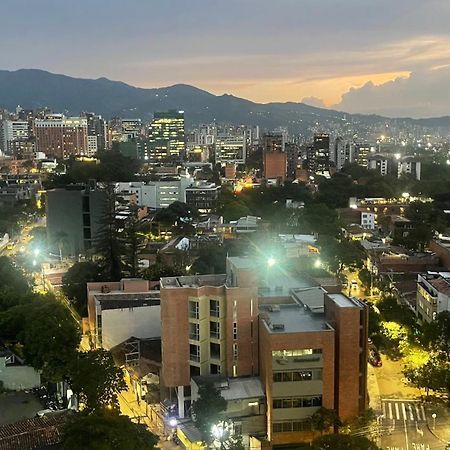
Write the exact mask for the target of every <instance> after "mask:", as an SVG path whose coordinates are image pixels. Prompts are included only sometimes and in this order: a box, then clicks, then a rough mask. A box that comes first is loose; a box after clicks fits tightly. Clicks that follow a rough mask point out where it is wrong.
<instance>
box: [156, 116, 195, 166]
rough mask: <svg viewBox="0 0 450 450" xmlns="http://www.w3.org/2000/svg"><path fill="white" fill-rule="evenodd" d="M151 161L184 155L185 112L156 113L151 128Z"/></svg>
mask: <svg viewBox="0 0 450 450" xmlns="http://www.w3.org/2000/svg"><path fill="white" fill-rule="evenodd" d="M149 139H150V155H149V159H150V160H161V159H165V158H168V157H170V156H173V157H180V156H183V155H184V152H185V148H186V142H185V123H184V111H174V110H172V111H167V112H155V114H154V115H153V120H152V122H151V124H150V128H149Z"/></svg>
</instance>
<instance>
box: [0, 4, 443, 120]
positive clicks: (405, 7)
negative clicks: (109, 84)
mask: <svg viewBox="0 0 450 450" xmlns="http://www.w3.org/2000/svg"><path fill="white" fill-rule="evenodd" d="M86 5H87V3H86V2H84V1H81V2H80V3H79V4H77V5H71V7H70V8H68V7H67V5H64V4H60V3H58V2H54V1H52V0H44V1H42V2H40V3H39V4H29V3H28V2H26V1H19V2H14V4H11V5H9V6H8V17H6V16H3V18H0V30H1V31H0V38H1V39H2V42H3V43H4V49H3V54H4V62H3V64H2V68H4V69H8V70H16V69H19V68H41V69H44V70H49V71H51V72H56V73H64V74H67V75H70V76H75V77H84V78H98V77H101V76H105V77H107V78H109V79H113V80H120V81H123V82H126V83H128V84H131V85H134V86H139V87H160V86H169V85H173V84H177V83H186V84H191V85H194V86H197V87H199V88H202V89H205V90H208V91H210V92H212V93H214V94H222V93H232V94H234V95H236V96H239V97H243V98H248V99H250V100H253V101H257V102H263V103H265V102H273V101H296V102H298V101H302V100H303V101H305V102H306V103H309V104H313V105H315V106H323V105H325V106H327V107H333V108H336V109H341V110H345V111H348V112H363V113H369V112H370V113H372V112H373V113H380V114H385V115H389V116H396V115H405V113H407V115H410V116H413V117H422V116H424V117H425V116H439V115H445V114H446V113H447V112H446V111H447V104H448V101H449V98H448V96H450V93H447V91H448V89H445V87H446V86H447V85H448V82H449V80H450V46H449V45H448V44H449V42H450V32H449V31H448V29H447V23H448V19H449V18H450V6H449V5H448V4H447V3H446V2H444V1H443V0H431V1H427V2H420V1H418V0H414V1H411V0H409V1H406V0H400V1H397V2H395V4H392V3H391V2H388V1H387V0H382V1H381V2H377V4H371V3H369V2H366V1H363V2H356V1H354V0H347V1H346V2H345V4H340V3H339V4H338V3H337V2H334V1H332V0H321V1H320V2H307V1H292V0H283V1H281V2H277V3H275V2H271V1H269V0H263V1H258V2H256V1H255V0H245V1H237V0H230V1H228V2H226V3H223V2H221V3H219V2H214V4H212V5H211V4H210V3H206V2H205V1H204V0H196V1H194V2H191V3H190V5H189V8H186V7H185V5H184V4H183V2H181V1H180V0H173V1H170V2H164V3H156V4H155V3H153V4H150V3H149V4H142V2H138V1H136V0H133V1H131V2H128V3H127V6H126V10H124V7H123V5H122V4H121V3H119V2H117V1H115V0H113V1H110V2H108V3H107V4H106V2H104V1H103V0H99V1H97V2H95V3H94V4H89V9H88V10H87V9H86ZM99 19H101V20H99ZM80 23H83V33H80V27H79V24H80ZM18 26H20V27H21V29H22V30H23V32H22V33H17V27H18ZM31 37H32V39H30V38H31ZM30 42H32V43H33V45H30Z"/></svg>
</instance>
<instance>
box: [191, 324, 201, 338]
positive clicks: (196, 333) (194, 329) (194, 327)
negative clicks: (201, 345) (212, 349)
mask: <svg viewBox="0 0 450 450" xmlns="http://www.w3.org/2000/svg"><path fill="white" fill-rule="evenodd" d="M189 339H192V340H193V341H199V340H200V325H199V324H198V323H190V324H189Z"/></svg>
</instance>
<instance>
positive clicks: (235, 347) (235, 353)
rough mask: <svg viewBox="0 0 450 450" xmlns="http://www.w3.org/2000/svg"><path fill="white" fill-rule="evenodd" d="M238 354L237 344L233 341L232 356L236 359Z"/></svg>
mask: <svg viewBox="0 0 450 450" xmlns="http://www.w3.org/2000/svg"><path fill="white" fill-rule="evenodd" d="M238 355H239V352H238V345H237V344H236V343H235V344H233V358H234V359H237V358H238Z"/></svg>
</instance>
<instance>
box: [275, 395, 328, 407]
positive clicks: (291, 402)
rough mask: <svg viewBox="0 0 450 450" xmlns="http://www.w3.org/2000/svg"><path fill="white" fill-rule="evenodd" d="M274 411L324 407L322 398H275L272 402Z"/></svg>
mask: <svg viewBox="0 0 450 450" xmlns="http://www.w3.org/2000/svg"><path fill="white" fill-rule="evenodd" d="M272 406H273V408H274V409H290V408H312V407H316V406H322V396H321V395H318V396H315V397H292V398H275V399H273V401H272Z"/></svg>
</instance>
